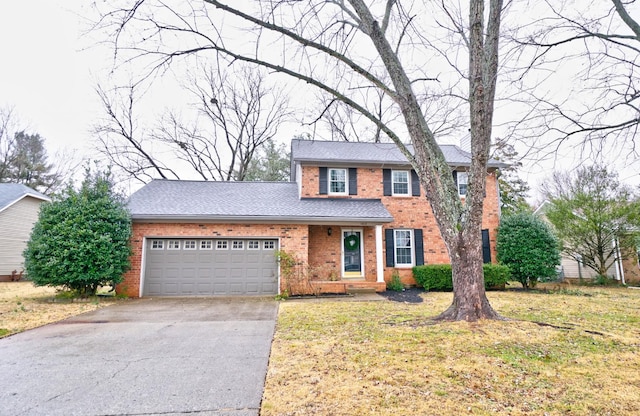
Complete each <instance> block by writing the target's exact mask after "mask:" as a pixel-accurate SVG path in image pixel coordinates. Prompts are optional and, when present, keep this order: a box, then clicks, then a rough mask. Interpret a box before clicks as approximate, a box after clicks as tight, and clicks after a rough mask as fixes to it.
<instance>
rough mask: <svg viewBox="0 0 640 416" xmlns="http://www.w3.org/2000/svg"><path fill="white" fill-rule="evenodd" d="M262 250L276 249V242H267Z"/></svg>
mask: <svg viewBox="0 0 640 416" xmlns="http://www.w3.org/2000/svg"><path fill="white" fill-rule="evenodd" d="M262 248H263V249H265V250H273V249H275V248H276V242H275V241H273V240H269V241H265V242H264V243H263V245H262Z"/></svg>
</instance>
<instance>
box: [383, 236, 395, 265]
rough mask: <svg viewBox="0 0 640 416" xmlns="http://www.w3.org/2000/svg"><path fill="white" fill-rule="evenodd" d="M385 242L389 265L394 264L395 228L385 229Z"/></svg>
mask: <svg viewBox="0 0 640 416" xmlns="http://www.w3.org/2000/svg"><path fill="white" fill-rule="evenodd" d="M384 244H385V251H386V259H387V267H393V266H394V264H393V263H394V261H393V259H394V257H395V256H394V251H395V243H394V240H393V229H391V228H387V229H386V230H384Z"/></svg>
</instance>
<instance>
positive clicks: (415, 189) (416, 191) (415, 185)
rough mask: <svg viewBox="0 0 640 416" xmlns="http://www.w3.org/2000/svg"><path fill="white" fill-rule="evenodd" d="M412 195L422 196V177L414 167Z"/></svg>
mask: <svg viewBox="0 0 640 416" xmlns="http://www.w3.org/2000/svg"><path fill="white" fill-rule="evenodd" d="M411 195H413V196H420V179H419V178H418V174H417V173H416V171H415V170H413V169H411Z"/></svg>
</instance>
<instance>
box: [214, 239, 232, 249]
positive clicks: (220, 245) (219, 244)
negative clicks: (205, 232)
mask: <svg viewBox="0 0 640 416" xmlns="http://www.w3.org/2000/svg"><path fill="white" fill-rule="evenodd" d="M228 248H229V244H228V243H227V240H218V241H216V250H226V249H228Z"/></svg>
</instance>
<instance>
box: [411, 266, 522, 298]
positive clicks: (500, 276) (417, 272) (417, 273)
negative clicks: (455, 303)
mask: <svg viewBox="0 0 640 416" xmlns="http://www.w3.org/2000/svg"><path fill="white" fill-rule="evenodd" d="M482 269H483V271H484V287H485V289H489V288H495V287H501V286H502V285H504V284H505V283H507V282H508V281H509V278H510V277H511V273H510V271H509V268H508V267H507V266H504V265H502V264H484V265H483V266H482ZM452 275H453V273H452V271H451V265H450V264H429V265H426V266H416V267H414V268H413V278H414V279H415V280H416V283H417V284H418V286H422V287H423V288H424V289H425V290H437V291H451V290H453V278H452Z"/></svg>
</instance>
